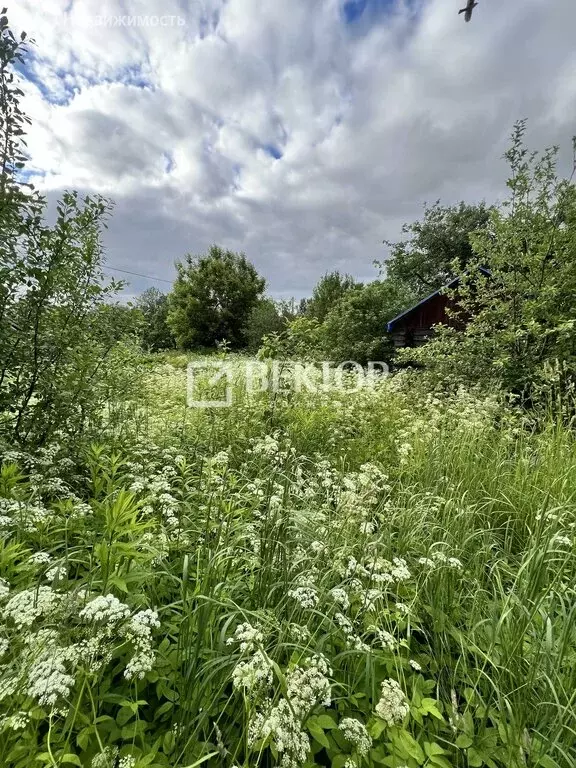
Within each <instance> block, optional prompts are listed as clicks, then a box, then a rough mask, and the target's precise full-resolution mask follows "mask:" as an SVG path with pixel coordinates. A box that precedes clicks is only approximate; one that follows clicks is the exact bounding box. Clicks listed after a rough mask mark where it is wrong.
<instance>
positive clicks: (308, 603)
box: [288, 587, 318, 608]
mask: <svg viewBox="0 0 576 768" xmlns="http://www.w3.org/2000/svg"><path fill="white" fill-rule="evenodd" d="M288 597H292V598H293V599H294V600H296V602H297V603H299V604H300V605H301V606H302V608H316V606H317V605H318V593H317V592H316V590H315V589H314V588H313V587H296V588H295V589H290V590H289V591H288Z"/></svg>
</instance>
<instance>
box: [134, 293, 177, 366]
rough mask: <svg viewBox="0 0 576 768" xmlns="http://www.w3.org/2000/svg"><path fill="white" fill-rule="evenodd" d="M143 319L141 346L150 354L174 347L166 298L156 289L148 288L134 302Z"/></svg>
mask: <svg viewBox="0 0 576 768" xmlns="http://www.w3.org/2000/svg"><path fill="white" fill-rule="evenodd" d="M136 307H137V308H138V309H139V310H140V312H141V313H142V317H143V324H142V330H141V339H142V346H143V347H144V348H145V349H147V350H150V351H151V352H158V351H159V350H161V349H172V347H174V343H175V342H174V336H173V335H172V331H171V330H170V327H169V325H168V296H167V295H166V294H165V293H162V291H159V290H158V288H148V289H147V290H145V291H144V293H143V294H142V295H141V296H139V297H138V299H137V300H136Z"/></svg>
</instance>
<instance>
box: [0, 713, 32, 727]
mask: <svg viewBox="0 0 576 768" xmlns="http://www.w3.org/2000/svg"><path fill="white" fill-rule="evenodd" d="M29 723H30V713H29V712H16V713H15V714H13V715H10V716H9V717H3V718H2V720H1V721H0V729H2V728H10V729H11V730H13V731H23V730H24V729H25V728H26V727H27V726H28V724H29Z"/></svg>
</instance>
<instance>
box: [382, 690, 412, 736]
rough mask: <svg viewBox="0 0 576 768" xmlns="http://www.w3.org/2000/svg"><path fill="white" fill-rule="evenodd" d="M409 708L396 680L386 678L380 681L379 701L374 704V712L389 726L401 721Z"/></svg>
mask: <svg viewBox="0 0 576 768" xmlns="http://www.w3.org/2000/svg"><path fill="white" fill-rule="evenodd" d="M409 711H410V708H409V706H408V700H407V699H406V696H405V694H404V691H403V690H402V688H401V687H400V685H399V684H398V683H397V682H396V680H392V679H390V678H389V679H388V680H384V682H383V683H382V693H381V695H380V701H379V702H378V704H376V714H377V715H378V717H381V718H382V720H385V721H386V722H387V723H388V725H389V726H392V725H395V724H396V723H401V722H402V720H404V718H405V717H406V715H407V714H408V712H409Z"/></svg>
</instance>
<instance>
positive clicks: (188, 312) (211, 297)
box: [168, 245, 266, 349]
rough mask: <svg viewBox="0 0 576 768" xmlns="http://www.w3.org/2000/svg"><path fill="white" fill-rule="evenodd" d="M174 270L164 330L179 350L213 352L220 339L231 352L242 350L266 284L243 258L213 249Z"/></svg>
mask: <svg viewBox="0 0 576 768" xmlns="http://www.w3.org/2000/svg"><path fill="white" fill-rule="evenodd" d="M176 268H177V270H178V277H177V278H176V282H175V283H174V289H173V291H172V293H171V294H170V299H169V311H168V324H169V326H170V328H171V330H172V333H173V334H174V337H175V339H176V342H177V344H178V346H179V347H181V348H182V349H194V348H198V347H214V346H215V345H216V343H217V342H219V341H223V340H224V339H225V340H226V341H228V342H229V344H230V346H231V347H232V348H233V349H240V348H242V347H243V346H245V344H246V334H245V328H246V323H247V320H248V317H249V316H250V312H251V310H252V308H253V307H254V306H255V304H256V303H257V302H258V300H259V299H260V298H261V296H262V293H263V292H264V288H265V284H266V283H265V280H264V279H263V278H262V277H260V276H259V274H258V272H257V271H256V269H255V267H254V266H253V265H252V264H251V263H250V262H249V261H248V260H247V258H246V256H245V255H244V254H243V253H234V252H233V251H229V250H223V249H222V248H220V247H218V246H217V245H213V246H212V247H211V248H210V250H209V251H208V253H207V254H206V255H205V256H191V255H188V256H186V259H185V261H184V263H181V262H179V263H177V264H176Z"/></svg>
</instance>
